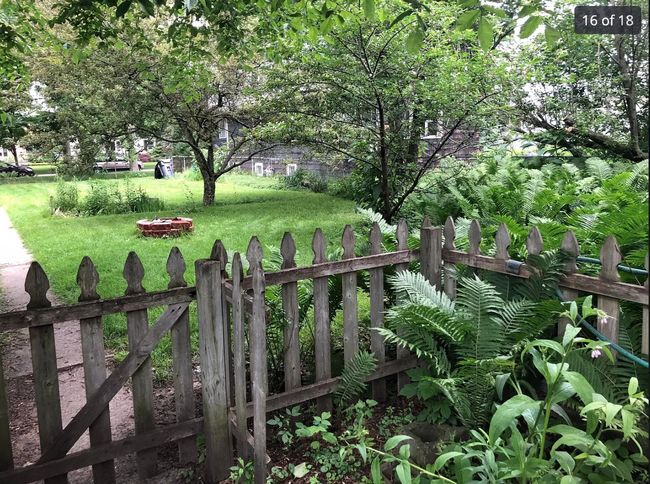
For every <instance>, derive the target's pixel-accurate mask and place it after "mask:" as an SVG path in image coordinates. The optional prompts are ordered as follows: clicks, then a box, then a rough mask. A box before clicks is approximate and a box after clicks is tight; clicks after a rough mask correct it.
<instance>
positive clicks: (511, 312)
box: [500, 298, 537, 346]
mask: <svg viewBox="0 0 650 484" xmlns="http://www.w3.org/2000/svg"><path fill="white" fill-rule="evenodd" d="M536 306H537V304H535V303H534V302H533V301H530V300H528V299H523V298H520V299H514V300H512V301H508V302H506V303H505V304H504V305H503V308H502V309H501V317H500V319H501V324H502V325H503V332H504V335H505V336H506V341H507V342H508V345H509V346H512V345H513V344H515V343H516V342H517V341H520V340H521V339H523V338H522V335H523V334H526V333H528V331H525V330H524V331H522V329H523V328H526V324H527V322H528V321H530V319H531V317H532V316H533V314H534V309H535V308H536ZM526 329H527V328H526Z"/></svg>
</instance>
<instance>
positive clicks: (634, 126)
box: [614, 35, 643, 156]
mask: <svg viewBox="0 0 650 484" xmlns="http://www.w3.org/2000/svg"><path fill="white" fill-rule="evenodd" d="M614 41H615V43H616V59H615V60H616V63H617V64H618V67H619V71H620V73H621V77H620V79H621V84H622V85H623V89H624V90H625V94H624V96H623V102H624V104H625V112H626V114H627V120H628V121H629V123H630V149H631V150H632V152H634V153H635V154H637V155H638V156H641V155H642V154H643V152H642V151H641V148H640V146H639V119H638V117H637V114H636V101H637V100H636V92H635V89H634V80H633V79H632V78H631V77H630V72H629V69H628V65H627V59H626V58H625V57H626V56H625V50H624V49H623V37H622V36H620V35H615V36H614Z"/></svg>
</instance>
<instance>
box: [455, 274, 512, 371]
mask: <svg viewBox="0 0 650 484" xmlns="http://www.w3.org/2000/svg"><path fill="white" fill-rule="evenodd" d="M459 285H460V286H461V289H459V291H458V295H457V299H456V318H457V319H458V320H459V322H462V323H463V324H464V325H467V326H469V327H470V328H471V329H470V331H469V332H468V334H467V336H466V337H465V338H464V340H463V341H462V343H460V344H459V345H456V346H455V348H456V352H457V354H458V355H459V356H461V357H462V358H464V359H473V360H480V359H485V358H494V357H496V356H498V355H499V353H500V351H501V348H502V344H503V339H504V332H503V327H502V325H501V322H500V321H499V314H500V310H501V308H502V307H503V299H501V297H500V296H499V293H498V292H497V290H496V289H495V288H494V286H491V285H490V284H488V283H486V282H484V281H481V280H480V279H478V278H477V277H474V278H473V279H472V278H469V277H467V278H464V279H461V280H460V281H459Z"/></svg>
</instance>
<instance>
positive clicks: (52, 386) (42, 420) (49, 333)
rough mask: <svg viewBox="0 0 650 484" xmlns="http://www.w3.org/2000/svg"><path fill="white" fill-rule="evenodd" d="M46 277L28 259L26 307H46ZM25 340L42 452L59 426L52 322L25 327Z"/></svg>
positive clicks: (58, 480)
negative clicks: (28, 354) (29, 352)
mask: <svg viewBox="0 0 650 484" xmlns="http://www.w3.org/2000/svg"><path fill="white" fill-rule="evenodd" d="M49 288H50V281H49V280H48V278H47V275H46V274H45V271H43V269H42V268H41V266H40V264H39V263H38V262H32V264H31V265H30V266H29V270H28V271H27V277H26V279H25V291H26V292H27V293H28V294H29V297H30V300H29V303H28V304H27V309H28V310H29V309H41V308H49V307H51V306H52V303H51V302H50V301H49V300H48V298H47V290H48V289H49ZM29 343H30V347H31V351H32V369H33V372H34V395H35V397H36V416H37V418H38V435H39V439H40V443H41V451H42V452H44V451H45V449H47V448H48V447H49V446H50V444H51V443H52V442H53V441H54V439H55V438H56V436H57V435H58V434H59V433H60V432H61V431H62V430H63V423H62V421H61V398H60V396H59V375H58V370H57V365H56V349H55V347H54V325H53V324H48V325H43V326H38V327H34V328H29ZM67 482H68V476H67V475H65V474H61V475H58V476H52V477H50V478H48V479H45V484H65V483H67Z"/></svg>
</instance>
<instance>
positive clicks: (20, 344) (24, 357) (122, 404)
mask: <svg viewBox="0 0 650 484" xmlns="http://www.w3.org/2000/svg"><path fill="white" fill-rule="evenodd" d="M31 260H32V258H31V255H30V254H29V253H28V252H27V250H26V249H25V247H24V246H23V243H22V240H21V239H20V237H19V235H18V232H17V231H16V230H15V229H14V228H13V227H12V224H11V221H10V220H9V217H8V216H7V213H6V211H5V210H4V209H3V208H1V207H0V283H1V290H2V295H3V301H4V308H3V310H4V311H18V310H22V309H25V307H26V305H27V303H28V302H29V295H28V294H27V293H26V292H25V290H24V285H25V277H26V275H27V270H28V269H29V264H30V262H31ZM48 297H49V299H50V301H52V304H53V305H56V304H58V302H57V300H56V298H55V297H54V295H52V294H51V293H50V294H48ZM54 328H55V330H54V337H55V345H56V353H57V366H58V369H59V389H60V395H61V413H62V418H63V426H64V427H65V426H66V425H67V424H68V422H70V420H71V419H72V418H73V417H74V415H75V414H76V413H77V412H78V411H79V409H80V408H81V407H82V406H83V404H84V403H85V402H86V394H85V387H84V374H83V367H82V356H81V336H80V331H79V321H68V322H66V323H62V324H57V325H55V326H54ZM2 360H3V364H4V375H5V379H6V384H7V393H8V395H7V396H8V399H9V413H10V426H11V438H12V439H11V440H12V443H13V453H14V462H15V466H16V467H22V466H24V465H26V464H27V463H29V462H35V461H36V460H37V459H38V457H39V455H40V452H39V445H38V442H39V440H38V425H37V418H36V407H35V403H34V391H33V384H32V376H31V374H32V364H31V356H30V346H29V333H28V330H26V329H25V330H20V331H16V332H13V333H11V334H10V335H9V339H8V341H7V342H6V344H5V345H4V346H3V347H2ZM110 414H111V424H112V434H113V439H114V440H117V439H122V438H124V437H126V436H127V435H130V434H133V432H134V424H133V401H132V399H131V391H130V389H129V388H127V387H123V388H122V389H121V390H120V392H119V393H118V394H117V395H116V396H115V398H114V399H113V400H112V401H111V403H110ZM88 447H89V438H88V432H86V433H84V435H83V436H82V437H81V439H79V441H78V442H77V443H76V444H75V446H74V447H73V448H72V452H75V451H79V450H82V449H85V448H88ZM116 464H117V472H118V476H119V482H135V481H137V479H136V477H135V476H136V468H135V459H134V457H133V456H129V457H126V458H124V459H118V461H117V462H116ZM91 476H92V474H91V470H90V468H86V469H79V470H77V471H75V472H72V473H70V474H69V480H70V483H71V484H74V483H79V484H81V483H84V484H85V483H90V482H92V477H91ZM156 482H160V481H156Z"/></svg>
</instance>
